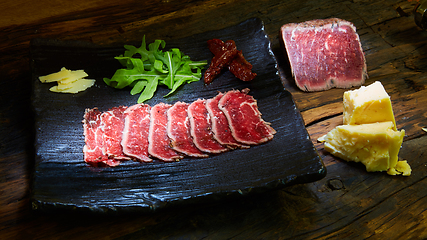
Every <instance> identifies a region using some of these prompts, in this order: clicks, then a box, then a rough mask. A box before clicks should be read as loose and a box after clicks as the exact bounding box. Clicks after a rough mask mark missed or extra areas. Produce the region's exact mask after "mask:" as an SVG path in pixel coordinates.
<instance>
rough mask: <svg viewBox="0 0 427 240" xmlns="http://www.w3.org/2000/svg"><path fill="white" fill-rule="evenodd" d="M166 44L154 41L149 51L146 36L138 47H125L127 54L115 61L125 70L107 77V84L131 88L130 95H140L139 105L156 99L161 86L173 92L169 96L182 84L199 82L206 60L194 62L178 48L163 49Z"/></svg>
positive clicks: (119, 87)
mask: <svg viewBox="0 0 427 240" xmlns="http://www.w3.org/2000/svg"><path fill="white" fill-rule="evenodd" d="M165 45H166V42H165V41H164V40H155V41H154V42H153V43H150V44H149V45H148V49H147V46H146V43H145V36H144V37H143V39H142V44H141V47H139V48H137V47H135V46H132V45H124V48H125V49H126V51H125V52H124V54H123V55H120V56H118V57H115V59H117V60H119V62H120V63H121V64H122V65H123V66H124V67H125V68H122V69H118V70H117V71H116V72H115V74H114V75H113V77H112V78H111V79H109V78H104V82H105V83H106V84H107V85H108V86H110V87H114V88H118V89H122V88H124V87H128V86H129V87H132V90H131V92H130V93H131V95H135V94H139V93H141V95H140V96H139V98H138V103H142V102H144V101H146V100H149V99H151V98H152V97H153V95H154V93H155V91H156V90H157V86H158V85H165V86H167V87H168V88H169V89H171V91H170V92H169V93H168V94H166V95H165V96H164V97H167V96H169V95H170V94H172V93H173V92H175V91H176V90H177V89H178V87H180V86H181V85H183V84H185V83H191V82H195V81H199V80H200V79H201V77H202V69H203V67H204V66H205V65H206V64H207V61H192V60H191V59H190V57H189V56H187V55H184V54H183V53H182V52H181V51H180V50H179V49H178V48H172V49H170V50H168V51H162V50H160V48H164V47H165Z"/></svg>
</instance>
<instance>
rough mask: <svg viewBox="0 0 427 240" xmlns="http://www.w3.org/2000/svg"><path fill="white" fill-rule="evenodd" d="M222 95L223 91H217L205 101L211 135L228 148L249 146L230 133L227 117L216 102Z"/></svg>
mask: <svg viewBox="0 0 427 240" xmlns="http://www.w3.org/2000/svg"><path fill="white" fill-rule="evenodd" d="M222 96H224V94H223V93H218V95H216V96H215V97H213V98H210V99H207V100H206V102H205V105H206V110H207V111H208V113H209V116H210V119H211V125H212V133H213V137H214V138H215V139H216V140H217V141H218V142H219V143H220V144H222V145H224V146H227V147H228V148H231V149H235V148H238V147H239V148H249V146H247V145H242V144H241V143H239V142H237V141H236V139H234V137H233V135H232V134H231V129H230V126H229V125H228V121H227V117H225V115H224V113H223V112H222V111H221V110H220V109H219V107H218V102H219V100H220V99H221V98H222Z"/></svg>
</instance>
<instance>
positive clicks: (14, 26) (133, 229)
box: [0, 0, 427, 239]
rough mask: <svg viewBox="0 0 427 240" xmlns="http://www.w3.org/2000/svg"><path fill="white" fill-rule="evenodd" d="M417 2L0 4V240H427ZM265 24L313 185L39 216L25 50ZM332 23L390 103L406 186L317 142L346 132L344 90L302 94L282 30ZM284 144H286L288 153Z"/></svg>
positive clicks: (425, 62)
mask: <svg viewBox="0 0 427 240" xmlns="http://www.w3.org/2000/svg"><path fill="white" fill-rule="evenodd" d="M416 3H417V1H408V0H405V1H404V0H401V1H398V0H396V1H393V0H384V1H365V0H354V1H332V0H321V1H314V0H298V1H296V0H289V1H279V0H271V1H243V0H242V1H238V0H236V1H229V0H211V1H200V0H198V1H174V0H169V1H154V0H148V1H144V2H141V1H129V0H122V1H111V0H107V1H105V0H104V1H98V0H84V1H83V0H74V1H60V0H56V1H47V0H39V1H22V0H15V1H11V0H6V1H2V2H1V3H0V13H1V14H0V101H1V104H0V239H170V238H171V239H315V238H316V239H365V238H372V239H425V238H426V237H427V214H426V210H427V207H426V206H427V190H426V189H427V181H426V178H425V176H427V153H426V152H427V137H426V136H425V135H427V133H426V132H425V131H423V130H422V128H423V127H427V107H426V105H427V89H426V86H427V32H426V31H422V30H421V29H420V28H418V27H417V26H416V25H415V23H414V19H413V14H412V10H413V8H414V6H415V5H416ZM251 17H258V18H260V19H261V20H262V21H263V22H264V24H265V31H266V32H267V34H268V36H269V38H270V40H271V43H272V48H273V52H274V53H275V54H276V56H277V60H278V63H279V65H278V66H279V68H280V73H281V77H282V80H283V84H284V86H285V88H286V89H287V90H289V91H290V92H291V93H292V94H293V97H294V100H295V102H296V104H297V106H298V108H299V110H300V111H301V113H302V116H303V118H304V121H305V124H306V128H307V130H308V132H309V134H310V136H311V138H312V141H313V143H314V144H315V146H316V147H317V149H318V151H319V154H320V156H321V157H322V158H323V161H324V163H325V165H326V168H327V171H328V173H327V176H326V177H325V178H324V179H322V180H320V181H317V182H314V183H308V184H300V185H294V186H291V187H287V188H284V189H282V190H278V191H273V192H269V193H265V194H262V195H255V196H249V197H245V198H241V199H237V200H230V201H220V202H217V203H210V204H209V205H204V204H199V205H194V206H189V207H182V208H176V209H168V210H167V211H160V212H156V213H153V214H144V215H126V216H97V215H76V214H68V213H67V214H63V213H61V212H58V213H51V214H43V213H39V212H34V211H33V210H32V206H31V204H30V201H29V196H30V192H29V191H30V179H31V174H32V170H33V167H34V149H33V147H32V145H33V137H34V135H33V131H34V120H33V115H32V109H31V105H30V103H31V99H30V95H31V73H30V65H29V43H30V41H31V39H34V38H54V39H60V40H84V41H88V42H93V43H96V44H100V45H104V46H109V45H114V46H117V45H120V44H123V43H127V42H130V41H133V42H134V41H139V39H141V37H142V36H143V35H146V36H147V38H148V39H147V40H148V41H151V40H153V39H155V38H162V39H164V40H166V41H167V40H168V39H174V38H178V37H186V36H191V35H193V34H197V33H202V32H206V31H209V30H215V29H221V28H224V27H227V26H231V25H235V24H237V23H239V22H241V21H243V20H245V19H248V18H251ZM329 17H338V18H343V19H346V20H348V21H351V22H353V23H354V24H355V25H356V27H357V32H358V33H359V35H360V39H361V41H362V47H363V50H364V52H365V55H366V59H367V65H368V74H369V79H368V80H367V82H366V84H370V83H372V82H374V81H381V82H382V83H383V85H384V87H385V88H386V90H387V92H388V93H389V94H390V96H391V99H392V103H393V109H394V113H395V117H396V123H397V127H398V128H399V129H405V131H406V135H405V138H404V143H403V146H402V149H401V152H400V154H399V158H400V159H405V160H407V161H408V163H409V164H410V165H411V167H412V170H413V172H412V175H411V176H410V177H401V176H389V175H387V174H385V173H367V172H366V170H365V168H364V166H363V165H361V164H355V163H347V162H345V161H342V160H340V159H338V158H335V157H333V156H331V155H329V154H328V153H327V152H326V151H324V150H323V144H321V143H318V142H317V141H316V139H317V138H318V137H320V136H322V135H323V134H325V133H327V132H328V131H329V130H331V129H333V128H334V127H335V126H337V125H340V124H341V123H342V94H343V92H344V91H345V90H343V89H332V90H328V91H324V92H316V93H305V92H302V91H300V90H298V89H297V87H296V85H295V84H294V82H293V79H292V76H291V74H290V68H289V64H288V63H287V61H286V58H285V55H284V54H283V49H282V47H281V45H280V41H279V29H280V27H281V26H282V25H283V24H286V23H290V22H301V21H305V20H311V19H316V18H329ZM287 144H292V143H283V145H284V147H286V145H287Z"/></svg>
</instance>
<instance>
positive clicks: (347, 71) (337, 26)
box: [281, 18, 368, 91]
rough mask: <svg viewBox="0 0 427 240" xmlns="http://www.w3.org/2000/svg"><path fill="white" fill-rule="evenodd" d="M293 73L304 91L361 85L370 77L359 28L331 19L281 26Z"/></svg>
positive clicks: (297, 83)
mask: <svg viewBox="0 0 427 240" xmlns="http://www.w3.org/2000/svg"><path fill="white" fill-rule="evenodd" d="M281 37H282V41H283V43H284V45H285V48H286V51H287V55H288V58H289V62H290V65H291V69H292V75H293V76H294V78H295V82H296V85H297V86H298V87H299V88H300V89H301V90H303V91H321V90H328V89H331V88H333V87H336V88H350V87H353V86H360V85H362V84H363V83H364V82H365V79H366V78H367V77H368V75H367V68H366V61H365V55H364V54H363V50H362V46H361V43H360V39H359V35H358V34H357V32H356V27H355V26H354V25H353V24H352V23H351V22H348V21H345V20H342V19H338V18H330V19H316V20H311V21H306V22H303V23H289V24H285V25H283V26H282V27H281Z"/></svg>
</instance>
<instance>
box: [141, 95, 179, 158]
mask: <svg viewBox="0 0 427 240" xmlns="http://www.w3.org/2000/svg"><path fill="white" fill-rule="evenodd" d="M170 107H171V105H169V104H165V103H159V104H156V105H154V106H153V107H152V108H151V111H150V130H149V135H148V153H149V154H150V155H152V156H153V157H156V158H158V159H161V160H163V161H167V162H171V161H176V160H179V159H181V158H183V156H182V155H180V154H178V153H177V152H176V151H174V150H173V149H172V148H171V147H170V145H171V140H170V139H169V137H168V134H167V128H166V126H167V122H168V116H167V111H168V109H169V108H170Z"/></svg>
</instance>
